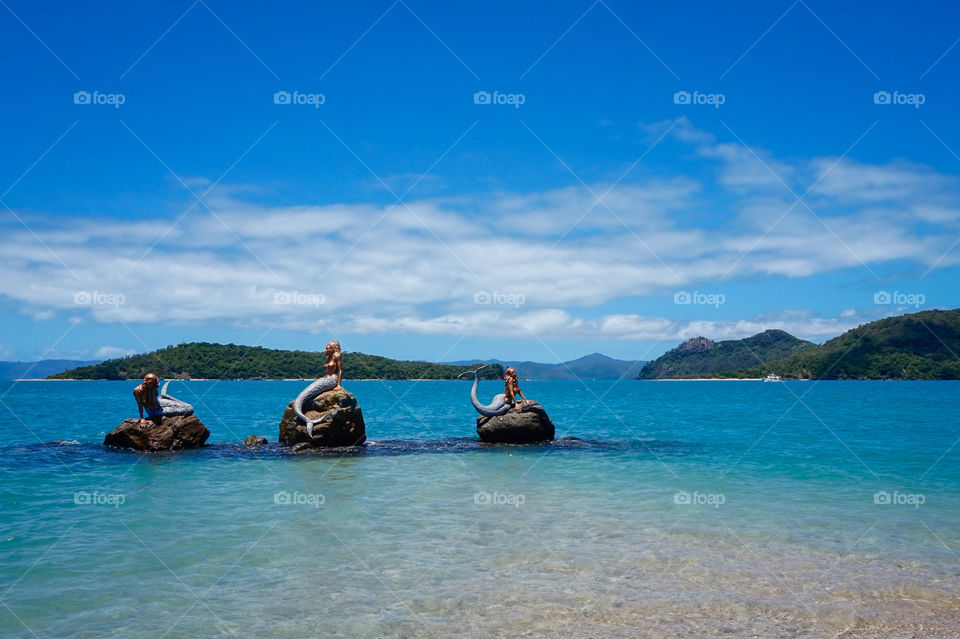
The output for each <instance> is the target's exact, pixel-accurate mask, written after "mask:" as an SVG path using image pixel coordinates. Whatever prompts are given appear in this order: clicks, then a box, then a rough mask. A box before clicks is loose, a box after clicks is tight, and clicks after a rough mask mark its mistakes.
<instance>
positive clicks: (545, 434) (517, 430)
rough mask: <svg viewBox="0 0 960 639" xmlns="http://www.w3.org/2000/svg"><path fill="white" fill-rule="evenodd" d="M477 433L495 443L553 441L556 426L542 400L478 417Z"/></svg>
mask: <svg viewBox="0 0 960 639" xmlns="http://www.w3.org/2000/svg"><path fill="white" fill-rule="evenodd" d="M477 435H479V436H480V439H481V440H482V441H485V442H488V443H493V444H529V443H531V442H543V441H552V440H553V437H554V428H553V422H551V421H550V418H549V417H547V412H546V411H545V410H543V406H541V405H540V402H524V403H523V404H522V405H521V408H520V410H514V409H510V412H508V413H507V414H506V415H498V416H496V417H484V416H482V415H481V416H480V417H477Z"/></svg>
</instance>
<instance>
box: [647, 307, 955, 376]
mask: <svg viewBox="0 0 960 639" xmlns="http://www.w3.org/2000/svg"><path fill="white" fill-rule="evenodd" d="M771 374H773V375H779V376H780V377H782V378H783V379H960V310H957V309H954V310H949V311H922V312H919V313H910V314H907V315H899V316H897V317H887V318H884V319H881V320H877V321H875V322H869V323H867V324H863V325H861V326H858V327H857V328H854V329H851V330H849V331H847V332H846V333H844V334H843V335H840V336H839V337H835V338H833V339H831V340H828V341H827V342H825V343H824V344H821V345H819V346H818V345H816V344H813V343H811V342H806V341H804V340H800V339H797V338H796V337H794V336H793V335H790V334H789V333H786V332H784V331H780V330H769V331H764V332H763V333H760V334H758V335H754V336H753V337H748V338H746V339H742V340H727V341H723V342H713V341H712V340H709V339H707V338H706V337H695V338H692V339H689V340H687V341H686V342H684V343H683V344H680V346H678V347H677V348H674V349H672V350H670V351H667V352H666V353H664V354H663V355H662V356H660V357H659V358H657V359H656V360H654V361H652V362H650V363H649V364H647V365H646V366H645V367H644V368H643V370H642V371H641V372H640V374H639V376H638V378H639V379H685V378H720V379H736V378H756V377H765V376H766V375H771Z"/></svg>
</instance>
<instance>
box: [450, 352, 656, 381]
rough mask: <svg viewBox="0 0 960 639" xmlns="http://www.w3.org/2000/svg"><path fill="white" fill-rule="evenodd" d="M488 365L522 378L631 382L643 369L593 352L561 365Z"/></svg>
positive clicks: (494, 361)
mask: <svg viewBox="0 0 960 639" xmlns="http://www.w3.org/2000/svg"><path fill="white" fill-rule="evenodd" d="M447 363H448V364H451V365H454V366H464V367H466V366H469V365H470V364H471V362H469V361H459V362H447ZM486 363H489V364H499V365H501V366H503V367H504V368H507V367H509V366H512V367H513V368H515V369H517V375H518V376H519V377H520V378H521V379H535V380H553V379H621V378H622V379H630V378H633V377H635V376H636V374H637V373H638V372H639V371H640V369H641V368H643V365H644V364H646V362H641V361H629V360H623V359H614V358H612V357H607V356H606V355H602V354H601V353H592V354H590V355H585V356H583V357H580V358H578V359H574V360H570V361H569V362H563V363H562V364H543V363H540V362H529V361H527V362H519V361H502V360H499V359H491V360H486Z"/></svg>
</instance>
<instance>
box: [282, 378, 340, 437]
mask: <svg viewBox="0 0 960 639" xmlns="http://www.w3.org/2000/svg"><path fill="white" fill-rule="evenodd" d="M336 387H337V376H336V375H327V376H326V377H321V378H320V379H318V380H316V381H315V382H313V383H312V384H310V385H309V386H307V387H306V388H304V389H303V390H302V391H300V394H299V395H297V398H296V399H295V400H293V412H294V413H296V414H297V417H299V418H300V419H302V420H303V421H304V423H306V425H307V435H308V436H310V437H313V425H314V424H319V423H320V422H325V421H329V420H330V416H329V415H325V416H324V417H323V418H322V419H318V420H316V421H313V420H310V419H307V416H306V415H304V414H303V406H304V405H305V404H308V403H309V402H311V401H313V399H314V398H315V397H316V396H317V395H319V394H320V393H326V392H327V391H330V390H333V389H334V388H336Z"/></svg>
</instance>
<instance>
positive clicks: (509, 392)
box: [458, 364, 528, 417]
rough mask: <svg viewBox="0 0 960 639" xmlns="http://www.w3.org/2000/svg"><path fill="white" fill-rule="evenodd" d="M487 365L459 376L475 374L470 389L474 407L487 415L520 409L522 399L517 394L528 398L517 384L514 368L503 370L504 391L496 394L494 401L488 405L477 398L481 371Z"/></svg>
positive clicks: (502, 413) (494, 415)
mask: <svg viewBox="0 0 960 639" xmlns="http://www.w3.org/2000/svg"><path fill="white" fill-rule="evenodd" d="M486 367H487V365H486V364H484V365H483V366H480V367H479V368H475V369H473V370H472V371H464V372H462V373H460V375H459V376H458V379H459V378H462V377H464V376H465V375H473V387H472V388H471V389H470V402H471V403H472V404H473V407H474V409H476V411H477V412H478V413H480V414H481V415H484V416H486V417H496V416H497V415H506V414H507V413H508V412H509V411H510V409H511V408H516V409H517V410H520V401H519V400H517V398H516V397H517V395H519V396H520V397H521V398H523V401H525V402H526V401H528V400H527V398H526V397H525V396H524V394H523V392H521V390H520V386H519V385H518V384H517V371H516V370H514V369H513V368H508V369H506V370H505V371H504V372H503V382H504V392H502V393H500V394H499V395H494V397H493V401H492V402H490V403H489V404H487V405H484V404H481V403H480V400H478V399H477V388H478V387H479V386H480V375H479V373H480V371H481V370H483V369H484V368H486Z"/></svg>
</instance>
